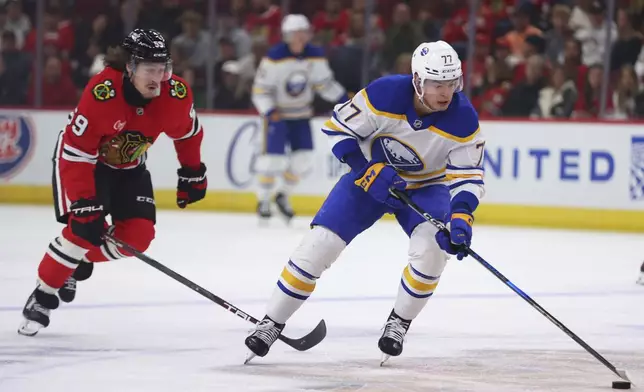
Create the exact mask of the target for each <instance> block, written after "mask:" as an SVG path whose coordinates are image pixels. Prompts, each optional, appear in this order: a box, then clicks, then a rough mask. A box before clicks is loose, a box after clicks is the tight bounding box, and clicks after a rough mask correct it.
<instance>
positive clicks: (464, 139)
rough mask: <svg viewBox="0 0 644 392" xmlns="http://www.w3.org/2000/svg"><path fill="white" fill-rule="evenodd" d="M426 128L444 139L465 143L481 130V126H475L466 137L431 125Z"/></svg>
mask: <svg viewBox="0 0 644 392" xmlns="http://www.w3.org/2000/svg"><path fill="white" fill-rule="evenodd" d="M427 130H428V131H430V132H434V133H435V134H437V135H440V136H442V137H444V138H446V139H449V140H453V141H455V142H459V143H467V142H469V141H471V140H473V139H474V138H475V137H476V135H477V134H478V133H479V132H480V131H481V128H477V129H476V131H474V132H472V134H471V135H469V136H467V137H458V136H454V135H452V134H451V133H448V132H445V131H443V130H442V129H439V128H436V127H435V126H433V125H432V126H430V127H429V128H427Z"/></svg>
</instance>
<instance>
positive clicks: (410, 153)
mask: <svg viewBox="0 0 644 392" xmlns="http://www.w3.org/2000/svg"><path fill="white" fill-rule="evenodd" d="M371 156H372V158H373V160H374V161H376V162H385V163H388V164H390V165H392V166H394V167H395V168H396V169H398V170H403V171H408V172H415V171H421V170H423V168H424V167H425V164H424V163H423V160H422V159H421V158H420V156H419V155H418V153H417V152H416V151H415V150H414V149H413V148H412V147H411V146H409V145H407V144H406V143H404V142H403V141H401V140H398V139H396V138H394V137H393V136H388V135H383V136H378V137H376V139H375V140H374V141H373V144H372V145H371Z"/></svg>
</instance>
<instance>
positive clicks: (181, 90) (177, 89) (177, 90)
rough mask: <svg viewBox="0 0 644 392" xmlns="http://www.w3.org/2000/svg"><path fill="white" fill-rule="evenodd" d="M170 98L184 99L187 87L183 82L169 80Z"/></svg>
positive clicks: (186, 94)
mask: <svg viewBox="0 0 644 392" xmlns="http://www.w3.org/2000/svg"><path fill="white" fill-rule="evenodd" d="M170 96H171V97H172V98H177V99H184V98H185V97H187V96H188V87H187V86H186V85H185V83H183V82H180V81H178V80H174V79H170Z"/></svg>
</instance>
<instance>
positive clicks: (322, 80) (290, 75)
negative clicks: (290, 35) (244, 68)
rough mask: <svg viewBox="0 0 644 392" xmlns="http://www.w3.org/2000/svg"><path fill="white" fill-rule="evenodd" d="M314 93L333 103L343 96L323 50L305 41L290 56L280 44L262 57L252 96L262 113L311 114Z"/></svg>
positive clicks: (285, 116)
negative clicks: (301, 48) (301, 49)
mask: <svg viewBox="0 0 644 392" xmlns="http://www.w3.org/2000/svg"><path fill="white" fill-rule="evenodd" d="M315 92H317V93H318V94H320V96H321V97H322V98H324V99H325V100H327V101H329V102H333V103H335V102H338V101H339V100H340V99H341V98H342V97H343V96H344V95H345V90H344V88H343V87H342V86H341V85H340V84H338V82H337V81H335V79H334V78H333V72H332V71H331V68H329V63H328V61H327V59H326V58H325V57H324V51H323V49H322V48H319V47H317V46H314V45H310V44H309V45H306V47H305V48H304V51H303V52H302V53H301V54H299V55H294V54H293V53H291V51H290V49H289V47H288V45H287V44H286V43H280V44H277V45H275V46H273V47H272V48H271V49H270V50H269V51H268V53H267V55H266V57H264V58H263V59H262V62H261V63H260V65H259V68H258V70H257V74H256V76H255V81H254V83H253V92H252V99H253V104H254V105H255V108H256V109H257V111H258V112H259V113H260V114H262V115H265V114H266V113H268V112H271V111H272V110H277V112H278V113H279V114H280V117H282V118H285V119H303V118H310V117H311V116H312V115H313V110H312V107H311V105H312V103H313V99H314V94H315Z"/></svg>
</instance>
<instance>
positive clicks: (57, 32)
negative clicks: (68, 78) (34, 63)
mask: <svg viewBox="0 0 644 392" xmlns="http://www.w3.org/2000/svg"><path fill="white" fill-rule="evenodd" d="M42 28H43V46H45V47H48V46H51V47H53V48H55V51H54V50H52V51H50V52H49V54H51V53H52V52H55V53H59V54H61V55H62V56H63V57H64V58H68V56H69V53H71V51H72V50H73V49H74V28H73V26H72V25H71V23H70V22H69V20H63V18H62V12H61V10H60V9H59V8H55V7H51V8H49V9H48V10H47V11H46V12H45V15H44V18H43V25H42ZM36 34H37V32H36V29H35V28H34V29H32V30H31V32H29V34H28V35H27V38H26V40H25V50H26V51H29V52H35V50H36Z"/></svg>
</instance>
